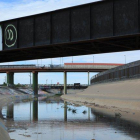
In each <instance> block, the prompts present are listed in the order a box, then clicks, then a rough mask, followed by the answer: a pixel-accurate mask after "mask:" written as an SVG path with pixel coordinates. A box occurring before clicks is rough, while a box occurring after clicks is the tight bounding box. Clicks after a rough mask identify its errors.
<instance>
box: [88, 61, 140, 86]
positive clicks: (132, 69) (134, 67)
mask: <svg viewBox="0 0 140 140" xmlns="http://www.w3.org/2000/svg"><path fill="white" fill-rule="evenodd" d="M136 77H140V60H139V61H136V62H132V63H129V64H127V65H123V66H119V67H116V68H113V69H110V70H107V71H104V72H101V73H99V74H97V75H95V76H93V77H92V78H91V79H90V81H91V84H95V83H102V82H109V81H116V80H123V79H129V78H136Z"/></svg>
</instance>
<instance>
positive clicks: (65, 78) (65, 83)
mask: <svg viewBox="0 0 140 140" xmlns="http://www.w3.org/2000/svg"><path fill="white" fill-rule="evenodd" d="M64 94H67V72H66V71H64Z"/></svg>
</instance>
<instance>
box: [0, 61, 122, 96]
mask: <svg viewBox="0 0 140 140" xmlns="http://www.w3.org/2000/svg"><path fill="white" fill-rule="evenodd" d="M120 65H123V64H109V63H65V64H64V65H49V66H45V65H44V66H36V65H0V73H7V83H8V85H13V84H14V73H15V72H16V73H23V72H30V73H31V72H32V73H33V90H34V93H35V94H37V92H38V72H64V93H66V92H67V89H66V88H67V86H66V85H67V73H68V72H87V73H88V85H89V73H90V72H102V71H106V70H108V69H111V68H115V67H117V66H120Z"/></svg>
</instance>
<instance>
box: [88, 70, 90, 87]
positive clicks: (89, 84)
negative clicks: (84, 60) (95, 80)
mask: <svg viewBox="0 0 140 140" xmlns="http://www.w3.org/2000/svg"><path fill="white" fill-rule="evenodd" d="M89 85H90V81H89V71H88V86H89Z"/></svg>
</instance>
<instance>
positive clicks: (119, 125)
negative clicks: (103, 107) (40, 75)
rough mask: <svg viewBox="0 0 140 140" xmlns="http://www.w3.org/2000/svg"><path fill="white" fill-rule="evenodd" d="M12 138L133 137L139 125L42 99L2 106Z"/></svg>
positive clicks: (92, 139)
mask: <svg viewBox="0 0 140 140" xmlns="http://www.w3.org/2000/svg"><path fill="white" fill-rule="evenodd" d="M2 115H3V117H4V122H5V125H6V127H7V128H8V131H9V135H10V138H11V139H13V140H133V139H140V131H139V130H140V128H139V127H138V126H134V125H133V124H131V123H129V122H125V121H122V120H120V119H118V118H115V117H114V118H112V117H109V116H105V115H103V114H100V113H98V112H95V111H94V110H93V109H91V108H88V107H86V106H79V105H74V104H70V103H67V102H64V101H62V100H61V99H57V100H56V99H54V98H44V99H39V100H35V101H29V102H20V103H16V104H14V105H12V104H10V105H9V106H5V107H3V109H2Z"/></svg>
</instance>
